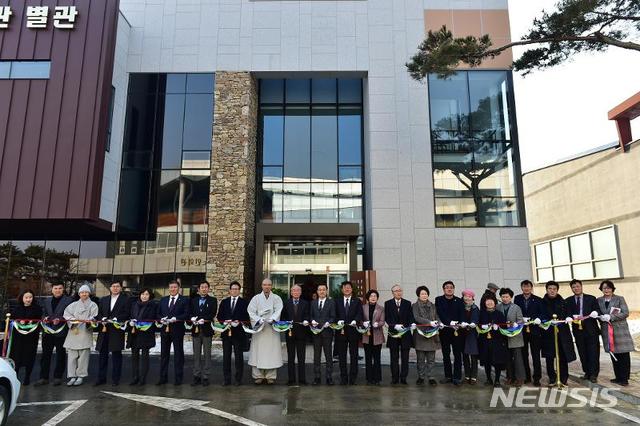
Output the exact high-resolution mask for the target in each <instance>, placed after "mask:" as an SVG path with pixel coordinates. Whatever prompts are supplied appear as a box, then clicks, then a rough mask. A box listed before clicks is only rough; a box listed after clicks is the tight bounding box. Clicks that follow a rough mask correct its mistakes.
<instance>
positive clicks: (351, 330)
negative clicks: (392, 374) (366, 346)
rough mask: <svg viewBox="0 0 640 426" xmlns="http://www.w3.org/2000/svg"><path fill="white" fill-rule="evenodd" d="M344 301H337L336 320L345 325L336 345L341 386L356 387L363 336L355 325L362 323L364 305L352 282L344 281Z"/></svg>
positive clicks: (336, 340)
mask: <svg viewBox="0 0 640 426" xmlns="http://www.w3.org/2000/svg"><path fill="white" fill-rule="evenodd" d="M340 288H341V289H342V299H339V300H337V301H336V320H337V321H338V324H340V325H343V326H344V328H343V329H342V330H341V331H338V332H336V333H335V345H336V348H337V351H338V359H339V360H340V384H341V385H346V384H349V385H355V384H356V379H357V378H358V343H359V342H360V340H362V334H360V333H358V330H356V329H355V327H353V326H355V325H357V324H360V323H362V321H363V320H362V317H363V315H364V314H363V313H362V303H360V300H359V299H358V298H357V297H354V296H353V286H352V285H351V281H344V282H343V283H342V284H341V285H340ZM347 351H348V352H349V372H348V373H347Z"/></svg>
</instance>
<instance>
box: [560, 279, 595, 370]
mask: <svg viewBox="0 0 640 426" xmlns="http://www.w3.org/2000/svg"><path fill="white" fill-rule="evenodd" d="M570 284H571V291H572V292H573V297H568V298H566V299H565V306H566V310H567V314H568V315H569V316H571V317H573V318H577V317H583V316H588V315H589V314H591V312H594V311H595V312H596V313H597V314H598V315H600V307H599V306H598V301H597V300H596V298H595V297H594V296H591V295H590V294H584V293H583V292H582V281H580V280H575V279H574V280H571V283H570ZM581 322H582V324H580V323H573V324H572V327H571V328H572V330H573V339H574V340H575V342H576V347H577V348H578V355H579V356H580V363H581V364H582V371H583V372H584V375H583V376H582V379H583V380H590V381H591V382H592V383H597V382H598V373H600V340H599V339H600V326H599V325H598V320H597V319H595V318H587V319H584V320H582V321H581Z"/></svg>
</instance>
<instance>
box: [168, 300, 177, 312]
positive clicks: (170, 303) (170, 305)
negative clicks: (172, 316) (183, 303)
mask: <svg viewBox="0 0 640 426" xmlns="http://www.w3.org/2000/svg"><path fill="white" fill-rule="evenodd" d="M175 304H176V299H175V297H174V296H172V297H171V302H169V312H171V311H172V310H173V306H174V305H175Z"/></svg>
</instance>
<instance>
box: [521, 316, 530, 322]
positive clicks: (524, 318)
mask: <svg viewBox="0 0 640 426" xmlns="http://www.w3.org/2000/svg"><path fill="white" fill-rule="evenodd" d="M530 319H531V318H529V317H522V321H524V322H528V321H529V320H530Z"/></svg>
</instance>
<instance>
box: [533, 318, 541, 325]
mask: <svg viewBox="0 0 640 426" xmlns="http://www.w3.org/2000/svg"><path fill="white" fill-rule="evenodd" d="M533 323H534V324H535V325H540V324H542V320H541V319H540V318H536V319H534V320H533Z"/></svg>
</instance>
